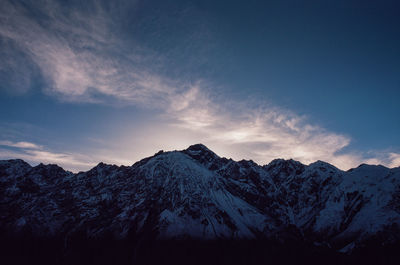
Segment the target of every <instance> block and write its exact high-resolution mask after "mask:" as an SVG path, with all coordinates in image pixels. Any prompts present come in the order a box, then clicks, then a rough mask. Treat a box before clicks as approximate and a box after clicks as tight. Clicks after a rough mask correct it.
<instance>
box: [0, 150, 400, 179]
mask: <svg viewBox="0 0 400 265" xmlns="http://www.w3.org/2000/svg"><path fill="white" fill-rule="evenodd" d="M196 145H202V146H204V147H205V148H206V149H207V150H209V151H211V152H212V153H214V154H215V155H217V156H218V157H219V158H225V159H228V160H232V161H234V162H240V161H251V162H253V163H255V164H256V165H258V166H260V167H264V166H268V165H270V164H271V163H273V162H274V161H276V160H284V161H294V162H298V163H301V164H302V165H304V166H310V165H312V164H314V163H318V162H322V163H327V164H329V165H331V166H333V167H335V168H337V169H338V170H341V171H343V172H346V171H351V170H353V169H356V168H359V167H361V166H363V165H367V166H376V167H385V168H388V169H394V168H397V167H400V166H397V167H393V168H389V167H386V166H384V165H381V164H366V163H361V164H359V165H358V166H356V167H352V168H349V169H347V170H343V169H340V168H338V167H337V166H336V165H333V164H330V163H328V162H326V161H322V160H316V161H313V162H311V163H309V164H304V163H302V162H300V161H297V160H295V159H292V158H288V159H285V158H279V157H278V158H275V159H273V160H271V161H269V162H268V163H266V164H259V163H257V162H254V161H253V160H252V159H240V160H235V159H232V158H231V157H225V156H220V155H218V154H217V153H215V152H214V151H213V150H211V149H209V148H208V147H207V146H205V145H204V144H202V143H197V144H193V145H190V146H188V147H187V148H185V149H179V150H176V149H175V150H159V151H158V152H155V153H154V154H153V155H151V156H147V157H143V158H141V159H139V160H137V161H134V162H133V163H132V164H130V165H123V164H120V165H116V164H109V163H104V162H102V161H99V162H97V163H96V164H95V165H94V166H93V167H91V168H89V169H87V170H80V171H72V170H68V169H65V168H63V167H62V166H60V165H58V164H57V163H42V162H39V163H36V164H32V163H29V162H27V161H25V160H24V159H21V158H10V159H0V161H9V160H21V161H23V162H25V163H28V164H29V165H30V166H31V167H36V166H39V165H44V166H50V165H56V166H59V167H61V168H62V169H64V170H65V171H69V172H72V173H73V174H79V173H81V172H87V171H90V170H92V169H93V168H96V167H97V166H99V165H100V164H104V165H108V166H118V167H121V166H125V167H131V166H133V165H134V164H136V163H138V162H140V161H142V160H145V159H148V158H152V157H155V156H157V155H159V154H160V153H162V154H165V153H172V152H183V151H186V150H188V149H189V148H190V147H192V146H196Z"/></svg>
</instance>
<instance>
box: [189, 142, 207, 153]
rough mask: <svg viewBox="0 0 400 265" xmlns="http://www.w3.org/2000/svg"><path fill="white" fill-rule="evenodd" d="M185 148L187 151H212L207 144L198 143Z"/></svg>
mask: <svg viewBox="0 0 400 265" xmlns="http://www.w3.org/2000/svg"><path fill="white" fill-rule="evenodd" d="M186 150H188V151H205V152H212V151H211V150H210V149H209V148H208V147H207V146H205V145H204V144H201V143H198V144H193V145H191V146H189V147H188V148H187V149H186Z"/></svg>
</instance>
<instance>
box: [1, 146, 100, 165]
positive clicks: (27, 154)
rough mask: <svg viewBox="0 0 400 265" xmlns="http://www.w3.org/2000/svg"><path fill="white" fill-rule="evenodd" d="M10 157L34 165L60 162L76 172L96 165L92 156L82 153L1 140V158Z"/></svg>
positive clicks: (59, 163)
mask: <svg viewBox="0 0 400 265" xmlns="http://www.w3.org/2000/svg"><path fill="white" fill-rule="evenodd" d="M10 147H11V148H10ZM10 158H20V159H24V160H26V161H28V162H30V163H32V164H34V165H35V164H39V163H46V164H58V165H60V166H63V167H65V168H66V169H69V170H72V171H75V172H76V171H79V170H87V169H88V168H90V167H93V166H94V165H95V163H94V162H93V160H92V158H90V157H88V156H84V155H82V154H70V153H56V152H52V151H49V150H46V149H45V148H44V147H43V146H40V145H37V144H35V143H31V142H12V141H0V159H10Z"/></svg>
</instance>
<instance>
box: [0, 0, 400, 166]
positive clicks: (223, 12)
mask: <svg viewBox="0 0 400 265" xmlns="http://www.w3.org/2000/svg"><path fill="white" fill-rule="evenodd" d="M399 9H400V3H399V2H398V1H391V0H387V1H382V2H379V3H378V2H376V1H362V2H360V1H355V0H351V1H334V2H332V3H325V2H322V3H321V2H318V1H304V2H301V3H299V2H297V1H268V2H262V3H260V2H257V1H250V2H247V3H245V4H244V3H243V2H241V1H229V2H228V1H220V2H218V3H215V2H214V1H209V0H206V1H204V0H203V1H198V0H192V1H183V0H174V1H169V2H168V3H166V2H165V1H160V0H150V1H142V0H137V1H128V0H120V1H113V2H111V3H110V2H109V1H104V0H98V1H97V0H89V1H85V2H84V3H81V2H80V1H76V0H72V1H47V0H39V1H31V0H27V1H10V0H5V1H2V3H1V4H0V61H1V64H0V159H10V158H20V159H23V160H24V161H27V162H28V163H29V164H38V163H47V164H57V165H59V166H61V167H63V168H64V169H66V170H70V171H74V172H77V171H84V170H88V169H90V168H93V167H94V166H95V165H96V163H99V161H100V162H104V163H107V164H116V165H132V164H133V163H134V162H136V161H139V160H140V159H142V158H144V157H149V156H151V155H153V154H154V153H156V152H157V151H158V150H182V149H184V148H186V147H187V146H189V145H192V144H193V143H203V144H204V145H205V146H207V147H208V148H210V150H212V151H213V152H215V153H217V154H218V155H219V156H221V157H228V158H232V159H234V160H236V161H238V160H241V159H245V160H253V161H255V162H256V163H257V164H259V165H265V164H268V163H270V161H272V160H274V159H277V158H282V159H294V160H296V161H299V162H301V163H303V164H310V163H312V162H315V161H318V160H321V161H325V162H327V163H330V164H332V165H334V166H335V167H337V168H339V169H341V170H348V169H350V168H355V167H357V166H359V165H361V164H380V165H383V166H385V167H388V168H394V167H398V166H400V137H398V135H400V120H399V117H400V116H399V114H400V111H399V107H398V105H399V104H398V99H399V98H400V48H399V47H400V27H398V25H400V16H398V12H396V11H397V10H399Z"/></svg>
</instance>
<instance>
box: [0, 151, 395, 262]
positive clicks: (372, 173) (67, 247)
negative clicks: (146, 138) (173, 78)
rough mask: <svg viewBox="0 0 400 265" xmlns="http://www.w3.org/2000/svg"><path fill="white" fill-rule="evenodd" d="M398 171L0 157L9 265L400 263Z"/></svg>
mask: <svg viewBox="0 0 400 265" xmlns="http://www.w3.org/2000/svg"><path fill="white" fill-rule="evenodd" d="M399 225H400V168H393V169H389V168H386V167H383V166H371V165H361V166H359V167H358V168H355V169H351V170H349V171H342V170H339V169H337V168H336V167H334V166H332V165H330V164H328V163H325V162H322V161H318V162H315V163H312V164H310V165H308V166H307V165H303V164H301V163H300V162H297V161H294V160H282V159H277V160H274V161H272V162H271V163H269V164H268V165H265V166H260V165H257V164H256V163H254V162H253V161H246V160H242V161H238V162H237V161H233V160H231V159H226V158H221V157H219V156H217V155H216V154H215V153H213V152H212V151H211V150H209V149H208V148H207V147H205V146H204V145H201V144H197V145H193V146H190V147H189V148H188V149H186V150H183V151H172V152H159V153H157V154H156V155H154V156H152V157H148V158H145V159H143V160H141V161H139V162H137V163H135V164H134V165H132V166H121V167H118V166H115V165H106V164H103V163H100V164H99V165H97V166H96V167H94V168H93V169H91V170H89V171H87V172H80V173H77V174H74V173H71V172H68V171H65V170H63V169H62V168H60V167H59V166H57V165H43V164H40V165H38V166H35V167H31V166H30V165H29V164H27V163H26V162H24V161H22V160H3V161H0V230H1V231H0V233H1V234H0V236H1V239H0V240H1V244H2V247H1V251H2V252H3V253H2V255H1V257H0V262H1V259H3V260H4V261H5V262H4V263H3V262H1V263H2V264H35V263H41V264H110V263H113V264H166V263H172V264H179V263H181V264H268V263H271V264H299V263H308V264H309V263H315V264H322V263H324V264H338V263H344V264H346V263H347V264H351V263H358V262H361V261H362V262H367V263H374V264H400V263H399V261H400V259H399V257H400V255H399V253H398V252H399V251H398V249H400V248H398V247H399V246H400V245H399V242H400V228H399Z"/></svg>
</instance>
